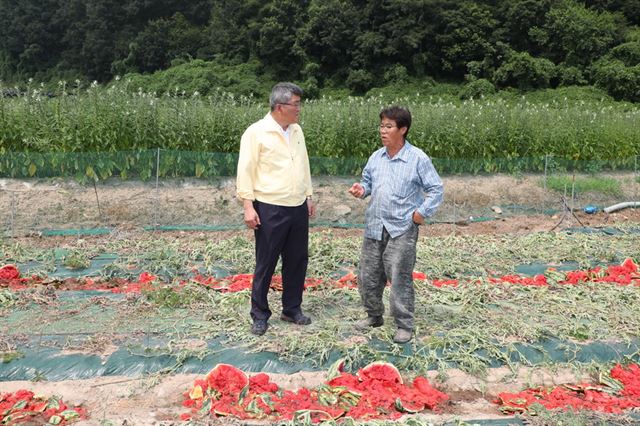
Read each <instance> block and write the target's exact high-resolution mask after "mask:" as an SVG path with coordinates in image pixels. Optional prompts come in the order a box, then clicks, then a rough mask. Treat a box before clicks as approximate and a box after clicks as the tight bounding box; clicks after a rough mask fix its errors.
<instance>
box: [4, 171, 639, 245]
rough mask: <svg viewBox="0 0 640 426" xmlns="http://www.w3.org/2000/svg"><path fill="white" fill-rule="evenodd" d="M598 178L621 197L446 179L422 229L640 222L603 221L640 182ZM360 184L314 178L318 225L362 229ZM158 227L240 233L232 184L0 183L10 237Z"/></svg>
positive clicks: (498, 178)
mask: <svg viewBox="0 0 640 426" xmlns="http://www.w3.org/2000/svg"><path fill="white" fill-rule="evenodd" d="M599 177H601V178H606V179H610V180H615V181H617V182H619V186H620V190H619V191H618V192H614V195H608V194H606V193H599V192H587V193H581V194H578V193H575V192H574V195H573V196H571V192H572V191H571V189H570V188H569V189H568V190H567V189H565V190H564V191H563V192H562V193H561V192H559V191H553V190H551V189H548V188H546V180H545V179H544V177H542V176H540V175H524V176H510V175H492V176H451V177H444V178H443V181H444V185H445V199H444V202H443V204H442V205H441V206H440V208H439V210H438V212H437V213H436V215H435V216H434V217H432V218H430V219H431V220H432V221H433V222H434V225H433V226H430V227H426V229H425V230H424V231H425V232H427V233H428V234H434V235H442V234H450V233H457V234H467V233H472V234H473V233H486V232H489V233H510V232H534V231H548V230H551V229H554V226H556V225H558V228H566V227H572V226H580V224H584V225H587V226H607V225H612V224H617V223H620V222H627V221H630V222H634V221H636V220H637V219H638V217H639V216H640V214H639V213H638V210H637V209H635V210H634V209H626V210H621V211H619V212H618V213H615V214H610V215H609V214H605V213H602V208H604V207H607V206H610V205H613V204H616V203H619V202H624V201H637V200H639V199H640V179H638V177H637V176H636V175H635V174H633V173H626V174H615V175H613V174H611V175H607V176H604V175H603V176H599ZM586 178H587V177H586V176H578V177H576V179H577V180H579V179H586ZM355 180H356V178H355V177H353V178H351V177H316V178H314V199H315V203H316V204H317V215H316V217H314V218H313V219H312V221H311V225H312V227H327V226H329V227H343V228H352V227H357V226H359V225H360V226H361V225H362V224H363V223H364V210H365V207H366V201H363V200H359V199H355V198H353V197H352V196H350V195H349V194H348V193H347V189H348V188H349V187H350V185H351V184H352V183H353V182H354V181H355ZM545 188H546V189H545ZM565 192H566V193H565ZM563 200H564V201H563ZM588 205H592V206H596V207H599V209H600V210H599V212H598V213H596V214H594V215H587V214H586V213H584V212H583V209H584V207H586V206H588ZM572 213H574V214H575V216H574V215H573V214H572ZM154 226H182V227H189V226H195V227H200V228H202V227H207V229H212V228H216V227H218V228H219V229H242V226H243V225H242V209H241V205H240V203H239V201H238V200H237V199H236V197H235V182H234V181H233V179H231V178H225V179H219V180H216V181H209V182H207V181H200V180H194V179H180V180H178V179H174V180H163V181H159V182H158V184H157V185H156V184H155V182H154V183H150V182H138V181H120V180H117V179H111V180H108V181H106V182H101V183H99V184H97V185H96V186H95V187H94V186H93V185H80V184H78V183H77V182H75V181H69V180H58V179H53V180H42V179H34V180H16V179H0V227H3V228H4V230H5V234H6V235H8V236H25V235H38V234H39V232H41V231H42V230H51V229H54V230H59V229H76V230H77V229H84V228H119V229H127V230H131V229H140V228H143V227H147V228H148V227H154Z"/></svg>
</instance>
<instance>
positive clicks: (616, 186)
mask: <svg viewBox="0 0 640 426" xmlns="http://www.w3.org/2000/svg"><path fill="white" fill-rule="evenodd" d="M547 187H548V188H550V189H553V190H554V191H558V192H561V193H567V194H571V193H572V192H574V193H576V194H582V193H586V192H592V193H593V192H597V193H600V194H603V195H611V196H614V197H620V196H622V188H621V186H620V181H618V180H615V179H612V178H606V177H579V178H575V179H573V178H572V177H571V176H549V177H547Z"/></svg>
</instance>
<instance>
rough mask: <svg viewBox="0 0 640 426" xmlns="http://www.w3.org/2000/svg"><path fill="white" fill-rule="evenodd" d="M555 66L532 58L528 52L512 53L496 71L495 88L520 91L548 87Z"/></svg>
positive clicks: (540, 59)
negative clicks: (510, 88) (512, 88)
mask: <svg viewBox="0 0 640 426" xmlns="http://www.w3.org/2000/svg"><path fill="white" fill-rule="evenodd" d="M554 69H555V65H554V64H553V62H551V61H550V60H548V59H544V58H534V57H532V56H531V55H530V54H529V53H528V52H515V51H512V52H511V53H510V54H509V55H508V56H507V58H506V61H505V62H504V63H503V64H502V65H500V67H498V69H496V71H495V73H494V75H493V81H494V83H495V84H496V86H500V87H516V88H518V89H520V90H526V89H543V88H546V87H549V82H550V80H551V79H552V78H553V76H554Z"/></svg>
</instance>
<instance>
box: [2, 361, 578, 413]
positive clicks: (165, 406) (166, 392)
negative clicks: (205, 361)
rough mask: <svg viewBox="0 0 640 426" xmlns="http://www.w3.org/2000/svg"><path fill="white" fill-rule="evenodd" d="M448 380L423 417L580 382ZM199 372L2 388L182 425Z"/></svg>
mask: <svg viewBox="0 0 640 426" xmlns="http://www.w3.org/2000/svg"><path fill="white" fill-rule="evenodd" d="M447 376H448V377H447V378H446V380H444V381H441V382H439V381H438V379H437V377H436V373H435V372H433V373H432V374H429V375H428V377H427V378H428V379H429V381H430V382H432V383H435V384H436V386H437V387H438V389H440V390H442V391H444V392H445V393H447V394H448V395H449V396H450V401H449V402H448V403H446V404H445V405H444V406H442V407H441V410H440V411H439V412H437V413H435V412H430V411H424V412H422V413H419V414H416V415H415V416H417V417H419V418H420V419H421V420H423V421H428V422H432V423H435V424H442V423H444V422H447V421H450V420H454V419H458V420H463V421H464V420H467V421H468V420H474V419H476V420H477V419H485V420H488V419H505V415H503V414H502V413H501V412H500V411H499V409H498V406H497V405H496V404H495V403H493V401H494V400H495V398H496V396H497V395H498V394H499V393H500V392H506V391H513V390H514V389H515V388H518V387H519V386H520V387H521V386H523V385H524V384H525V383H526V384H527V385H528V386H553V385H559V384H562V383H576V382H577V381H578V380H580V379H581V378H580V377H576V376H575V374H574V373H573V372H572V371H569V370H562V369H560V370H554V371H553V372H550V371H545V370H540V369H535V370H534V369H530V368H521V369H520V370H519V372H518V375H517V376H516V377H514V376H513V375H512V372H511V371H510V370H509V369H508V368H495V369H492V370H490V371H489V373H488V375H487V377H486V378H484V379H478V378H477V377H473V376H470V375H468V374H466V373H464V372H462V371H460V370H455V369H452V370H448V371H447ZM202 377H203V376H201V375H194V374H181V375H171V376H166V377H162V378H160V379H157V378H148V377H147V378H131V377H117V376H111V377H98V378H95V379H86V380H69V381H60V382H36V383H33V382H21V381H15V382H3V383H2V392H15V391H17V390H18V389H29V390H31V391H33V392H35V393H36V394H40V395H46V396H50V395H58V396H60V397H62V399H63V400H64V401H65V402H66V403H67V405H70V406H73V405H80V404H82V405H83V406H84V407H86V408H87V409H88V412H89V413H90V415H91V418H90V419H89V420H85V421H81V422H78V423H75V424H77V425H79V426H80V425H105V424H110V425H123V426H124V425H174V424H180V420H179V419H180V414H182V413H187V412H188V410H187V409H185V408H182V402H183V401H184V397H183V393H184V392H187V391H189V390H190V387H191V386H192V385H193V383H194V381H195V379H197V378H202ZM270 377H271V379H272V381H274V382H275V383H277V384H278V386H280V387H281V388H283V389H288V390H296V389H299V388H301V387H307V388H313V387H316V386H318V385H320V384H321V383H322V382H323V381H324V373H316V372H300V373H296V374H292V375H282V374H270ZM208 424H256V425H259V424H266V423H265V422H260V421H251V422H250V423H246V422H237V421H233V420H232V419H226V418H219V419H211V422H210V423H208Z"/></svg>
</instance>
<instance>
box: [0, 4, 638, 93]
mask: <svg viewBox="0 0 640 426" xmlns="http://www.w3.org/2000/svg"><path fill="white" fill-rule="evenodd" d="M639 23H640V1H639V0H587V1H585V2H578V1H575V0H480V1H468V0H467V1H457V0H302V1H294V0H263V1H258V0H215V1H214V0H194V1H188V2H184V1H178V0H118V1H116V0H0V80H1V81H2V86H3V87H6V86H11V85H20V84H24V83H25V82H26V81H28V80H29V79H33V80H35V81H37V82H56V83H57V82H58V81H69V82H71V81H76V80H79V81H83V82H92V81H97V82H98V83H107V82H110V81H114V80H115V79H119V78H121V77H124V76H127V75H128V76H131V77H132V78H135V77H136V76H145V75H151V74H153V73H157V72H161V73H162V72H165V70H175V69H178V71H177V73H178V80H179V79H180V78H182V79H183V80H190V79H192V78H194V75H193V74H190V73H192V72H193V64H196V67H197V68H200V69H202V68H207V69H209V72H208V74H205V75H209V77H206V78H207V79H208V80H207V81H206V83H207V84H205V86H207V85H209V86H216V87H222V88H224V87H226V86H233V85H232V84H231V83H234V84H235V86H233V87H236V88H238V87H240V89H237V90H239V91H240V92H244V93H242V94H255V95H261V94H263V93H264V85H265V84H266V83H265V82H267V83H268V82H273V81H279V80H292V81H296V82H299V83H301V84H302V85H303V86H304V87H305V89H306V90H307V92H308V93H309V95H311V96H314V95H317V94H318V93H320V92H321V91H322V90H325V89H327V88H335V89H345V90H348V92H349V93H350V94H355V95H359V94H365V93H367V91H369V90H370V89H372V88H374V87H382V86H385V85H389V84H411V83H412V82H416V81H422V82H424V81H445V82H452V83H456V84H466V85H467V86H468V91H469V93H470V94H471V95H483V94H485V93H492V92H494V91H496V90H501V89H505V88H513V89H516V90H519V91H523V90H531V89H545V88H556V87H563V86H586V85H593V86H598V87H600V88H601V89H603V90H605V91H606V92H607V93H608V94H609V95H611V96H612V97H613V98H615V99H620V100H628V101H634V102H635V101H638V100H640V28H639ZM180 67H182V68H180ZM180 70H182V71H180ZM180 74H183V75H181V76H180ZM199 75H200V74H199ZM212 75H213V76H215V78H214V77H212ZM216 79H217V80H216ZM238 80H241V81H240V83H241V84H240V85H238V84H237V83H238ZM172 81H173V80H172ZM267 86H268V84H267ZM243 87H244V89H243Z"/></svg>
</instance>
